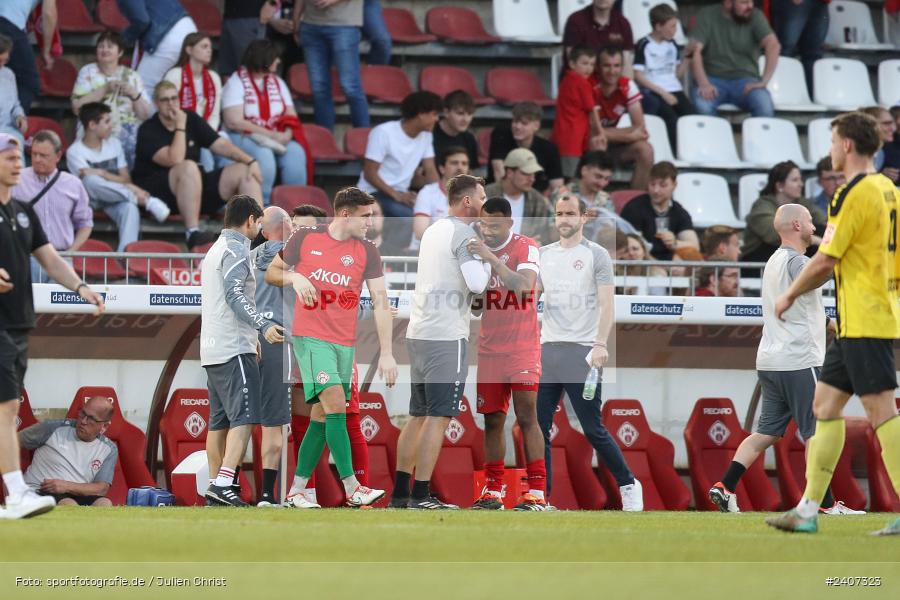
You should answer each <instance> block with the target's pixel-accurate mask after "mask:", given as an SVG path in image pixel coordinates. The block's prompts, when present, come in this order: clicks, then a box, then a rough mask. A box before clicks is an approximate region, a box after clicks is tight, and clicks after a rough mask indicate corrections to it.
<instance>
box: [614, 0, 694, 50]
mask: <svg viewBox="0 0 900 600" xmlns="http://www.w3.org/2000/svg"><path fill="white" fill-rule="evenodd" d="M657 4H668V5H669V6H671V7H672V8H674V9H675V10H678V5H677V4H676V3H675V2H674V0H623V1H622V14H623V15H624V16H625V18H626V19H628V23H629V24H630V25H631V37H633V38H634V41H635V42H637V41H638V40H639V39H641V38H642V37H644V36H646V35H650V32H652V31H653V27H652V26H651V25H650V9H651V8H653V7H654V6H656V5H657ZM675 43H676V44H679V45H681V46H683V45H685V44H686V43H687V37H686V36H685V35H684V29H683V27H682V25H681V20H679V21H678V29H677V30H676V31H675Z"/></svg>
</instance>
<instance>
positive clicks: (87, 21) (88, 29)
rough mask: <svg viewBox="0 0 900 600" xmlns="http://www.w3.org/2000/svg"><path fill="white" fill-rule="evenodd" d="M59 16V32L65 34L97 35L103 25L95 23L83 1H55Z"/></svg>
mask: <svg viewBox="0 0 900 600" xmlns="http://www.w3.org/2000/svg"><path fill="white" fill-rule="evenodd" d="M56 6H57V13H58V14H59V30H60V31H62V32H65V33H98V32H100V31H103V29H104V27H103V25H101V24H99V23H95V22H94V19H92V18H91V15H90V13H88V11H87V8H86V7H85V5H84V0H57V2H56Z"/></svg>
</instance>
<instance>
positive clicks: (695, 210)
mask: <svg viewBox="0 0 900 600" xmlns="http://www.w3.org/2000/svg"><path fill="white" fill-rule="evenodd" d="M672 197H673V198H674V199H675V201H676V202H678V203H679V204H681V205H682V206H683V207H684V208H685V209H686V210H687V211H688V212H689V213H690V215H691V218H692V219H693V221H694V226H695V227H700V228H701V229H702V228H705V227H710V226H712V225H728V226H730V227H735V228H737V229H743V228H744V222H743V221H740V220H739V219H738V218H737V217H736V216H735V215H734V208H733V207H732V204H731V193H730V192H729V191H728V182H727V181H726V180H725V178H724V177H722V176H721V175H713V174H711V173H679V174H678V187H676V188H675V193H674V194H673V196H672Z"/></svg>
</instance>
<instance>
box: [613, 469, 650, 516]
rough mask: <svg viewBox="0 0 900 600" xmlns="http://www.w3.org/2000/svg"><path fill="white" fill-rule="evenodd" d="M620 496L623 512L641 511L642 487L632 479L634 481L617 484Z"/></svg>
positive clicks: (642, 500) (642, 504) (642, 507)
mask: <svg viewBox="0 0 900 600" xmlns="http://www.w3.org/2000/svg"><path fill="white" fill-rule="evenodd" d="M619 494H621V496H622V510H623V511H625V512H641V511H642V510H644V487H643V486H642V485H641V482H640V481H638V480H637V477H635V479H634V483H631V484H629V485H622V486H619Z"/></svg>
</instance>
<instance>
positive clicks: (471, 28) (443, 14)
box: [425, 6, 503, 45]
mask: <svg viewBox="0 0 900 600" xmlns="http://www.w3.org/2000/svg"><path fill="white" fill-rule="evenodd" d="M425 27H426V28H427V29H428V32H429V33H433V34H434V35H436V36H437V37H439V38H440V39H441V41H443V42H447V43H451V44H474V45H481V44H497V43H500V42H502V41H503V40H502V39H500V38H498V37H497V36H495V35H491V34H489V33H488V32H487V31H485V29H484V24H483V23H482V22H481V18H480V17H479V16H478V13H476V12H475V11H474V10H471V9H468V8H460V7H456V6H439V7H435V8H432V9H431V10H429V11H428V14H427V15H425Z"/></svg>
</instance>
